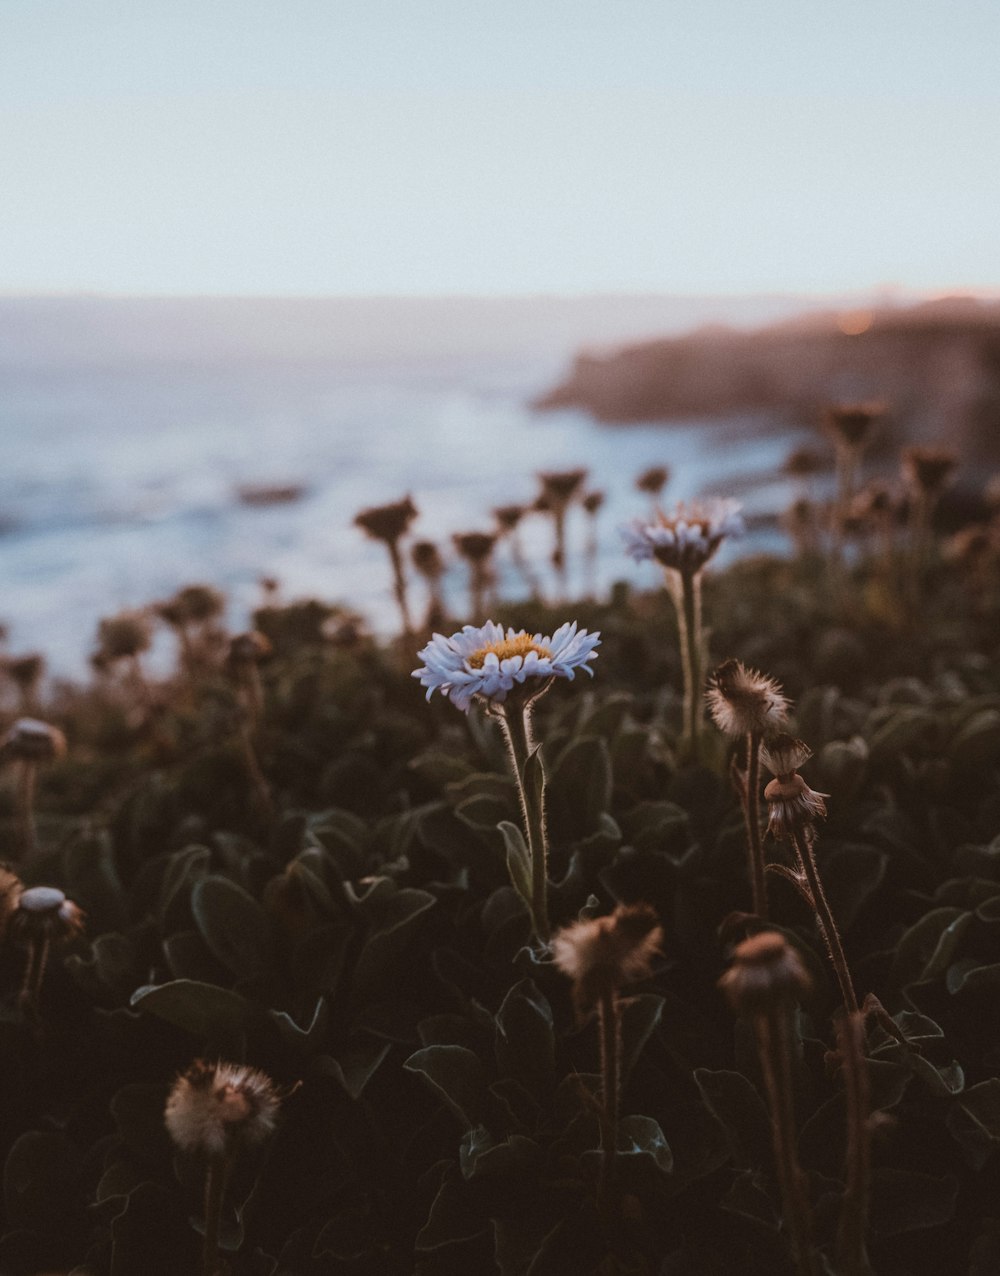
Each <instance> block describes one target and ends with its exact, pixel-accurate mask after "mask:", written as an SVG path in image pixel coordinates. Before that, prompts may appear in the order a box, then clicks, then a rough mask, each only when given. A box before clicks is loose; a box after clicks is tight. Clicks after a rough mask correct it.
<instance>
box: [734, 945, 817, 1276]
mask: <svg viewBox="0 0 1000 1276" xmlns="http://www.w3.org/2000/svg"><path fill="white" fill-rule="evenodd" d="M719 986H720V987H721V988H722V991H723V992H724V993H725V995H726V997H727V999H728V1001H729V1004H730V1005H731V1006H732V1008H733V1010H735V1011H736V1013H737V1014H739V1015H742V1016H743V1017H744V1018H746V1019H749V1020H750V1022H751V1024H752V1025H753V1030H754V1037H755V1039H756V1042H757V1054H758V1057H759V1059H760V1068H761V1075H762V1077H763V1080H764V1089H765V1091H766V1092H767V1101H768V1106H769V1107H770V1110H771V1138H772V1147H773V1151H774V1165H775V1170H776V1173H777V1178H778V1187H779V1190H780V1192H781V1199H782V1204H783V1207H784V1209H783V1212H784V1225H785V1227H786V1229H787V1231H788V1234H789V1241H790V1244H791V1250H792V1256H793V1259H794V1262H795V1266H796V1269H797V1271H798V1272H799V1276H818V1273H819V1268H818V1266H817V1262H816V1255H815V1251H814V1249H813V1245H812V1217H811V1211H810V1208H809V1197H808V1194H807V1192H806V1181H805V1175H804V1174H803V1172H802V1168H801V1166H800V1165H799V1159H798V1150H797V1138H796V1129H795V1108H794V1103H793V1095H794V1089H793V1085H792V1015H793V1013H794V1008H795V1003H796V1001H798V1000H801V999H802V998H803V997H806V996H807V995H808V994H809V991H810V983H809V977H808V975H807V974H806V971H805V968H804V967H803V965H802V961H801V959H800V958H799V955H798V953H797V952H796V951H795V949H794V948H792V947H791V945H790V944H789V943H788V941H787V940H786V939H785V938H784V936H783V935H780V934H778V932H777V931H762V932H761V933H760V934H759V935H754V936H753V937H752V938H750V939H747V940H744V941H743V943H742V944H739V945H738V946H737V948H736V950H735V952H734V954H733V964H732V966H731V967H730V968H729V970H727V971H726V973H725V974H724V975H723V976H722V978H721V979H720V981H719Z"/></svg>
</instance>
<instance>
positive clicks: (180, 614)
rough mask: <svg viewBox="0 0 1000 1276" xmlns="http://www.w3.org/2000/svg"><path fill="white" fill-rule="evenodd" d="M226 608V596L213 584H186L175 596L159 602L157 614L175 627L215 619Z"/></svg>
mask: <svg viewBox="0 0 1000 1276" xmlns="http://www.w3.org/2000/svg"><path fill="white" fill-rule="evenodd" d="M225 609H226V598H225V595H224V594H221V593H220V592H219V591H218V590H217V589H213V588H212V586H211V585H185V586H184V588H183V589H179V590H178V591H177V593H176V594H174V596H173V598H169V599H167V601H166V602H164V603H158V604H157V606H156V609H155V610H156V614H157V615H158V616H159V617H160V619H161V620H164V621H166V623H167V624H168V625H172V626H173V627H174V628H175V629H183V628H184V627H185V626H186V625H201V624H205V623H206V622H207V621H209V620H215V619H217V618H218V617H219V616H221V615H222V613H223V612H224V611H225Z"/></svg>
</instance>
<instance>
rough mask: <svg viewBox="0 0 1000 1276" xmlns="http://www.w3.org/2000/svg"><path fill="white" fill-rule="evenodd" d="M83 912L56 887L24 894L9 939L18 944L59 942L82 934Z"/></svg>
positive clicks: (13, 916)
mask: <svg viewBox="0 0 1000 1276" xmlns="http://www.w3.org/2000/svg"><path fill="white" fill-rule="evenodd" d="M83 922H84V912H83V910H82V909H81V908H79V907H78V906H77V905H76V904H74V903H73V901H72V900H71V899H67V898H66V896H65V895H64V894H63V892H62V891H61V890H59V889H58V888H57V887H55V886H31V887H29V888H28V889H27V890H21V891H20V892H19V893H18V896H17V905H16V907H15V908H14V909H13V910H12V911H11V914H10V920H9V923H8V925H9V929H10V937H11V939H12V940H13V941H14V942H15V943H17V944H30V943H31V942H32V941H34V940H37V939H49V940H53V941H59V940H61V939H75V938H76V937H77V935H82V934H83Z"/></svg>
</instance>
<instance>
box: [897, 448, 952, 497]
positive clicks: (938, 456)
mask: <svg viewBox="0 0 1000 1276" xmlns="http://www.w3.org/2000/svg"><path fill="white" fill-rule="evenodd" d="M957 464H958V457H957V456H956V455H955V453H954V452H952V451H951V449H950V448H943V447H908V448H907V449H906V450H905V451H904V453H903V477H904V479H906V481H907V483H909V484H910V486H911V487H915V488H917V489H918V490H919V491H920V492H922V493H923V494H924V495H925V496H936V495H938V494H939V493H940V492H941V490H942V489H943V488H944V486H945V484H946V483H947V482H948V479H949V478H950V477H951V472H952V470H954V468H955V466H956V465H957Z"/></svg>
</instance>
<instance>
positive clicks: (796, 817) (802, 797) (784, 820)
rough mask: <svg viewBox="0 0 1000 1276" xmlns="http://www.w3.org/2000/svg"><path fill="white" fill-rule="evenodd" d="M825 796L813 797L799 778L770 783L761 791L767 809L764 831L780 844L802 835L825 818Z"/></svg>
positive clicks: (812, 793)
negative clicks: (765, 828)
mask: <svg viewBox="0 0 1000 1276" xmlns="http://www.w3.org/2000/svg"><path fill="white" fill-rule="evenodd" d="M827 797H829V794H828V793H816V792H815V791H814V790H813V789H811V788H810V787H809V785H808V784H806V782H805V780H803V778H802V776H801V775H798V774H795V775H790V776H787V777H785V778H783V779H780V780H772V781H771V783H770V784H769V785H768V786H767V788H766V789H765V790H764V800H765V802H767V805H768V821H767V831H768V832H769V833H770V834H771V836H772V837H774V838H777V840H778V841H779V842H780V841H782V840H784V839H788V838H792V837H794V836H795V835H796V834H797V833H799V834H801V833H805V832H807V831H808V830H809V829H811V828H812V826H813V825H814V824H815V823H816V821H817V820H820V819H825V818H826V802H825V801H824V798H827Z"/></svg>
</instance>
